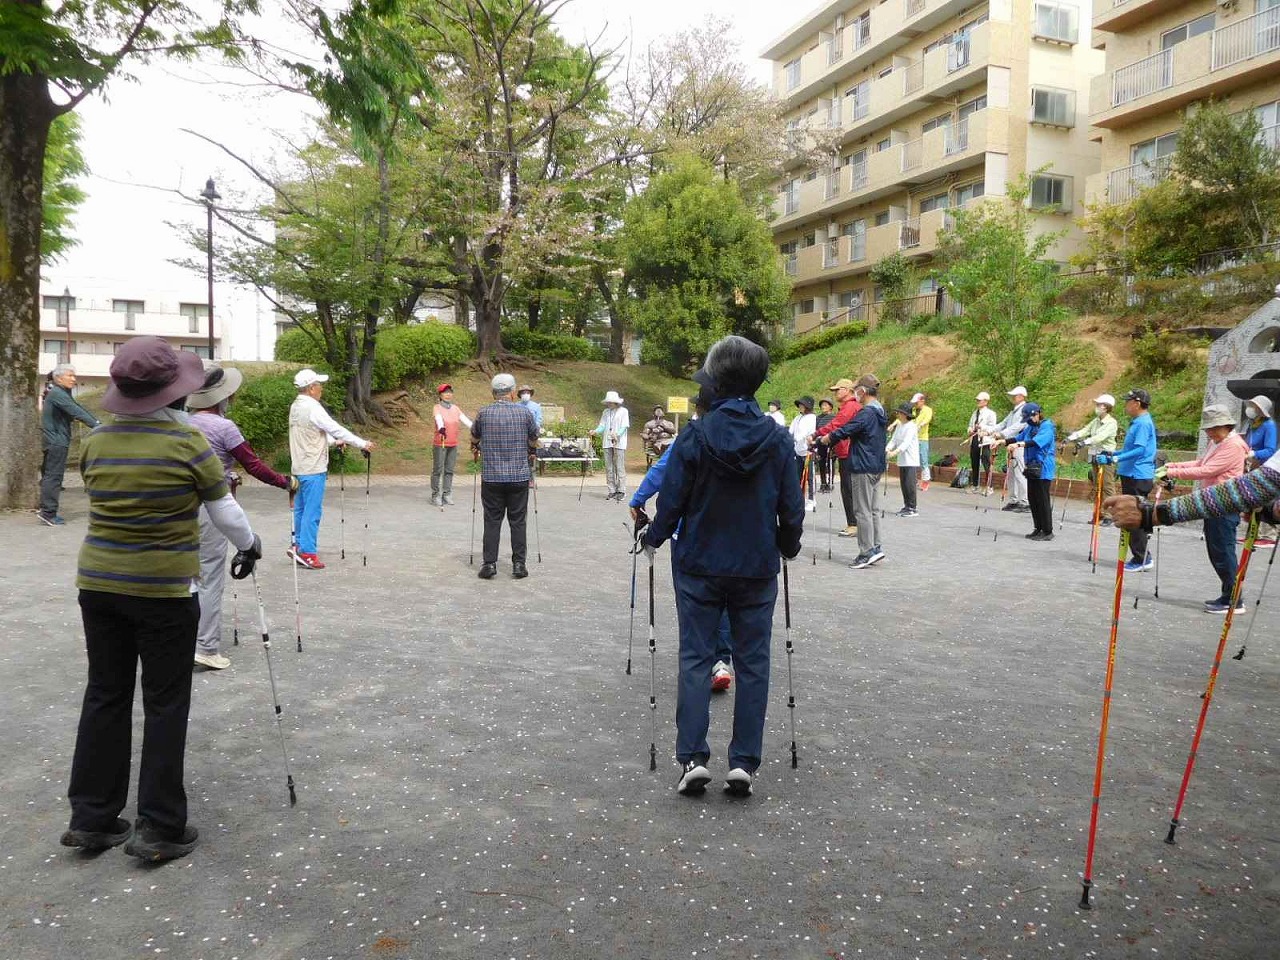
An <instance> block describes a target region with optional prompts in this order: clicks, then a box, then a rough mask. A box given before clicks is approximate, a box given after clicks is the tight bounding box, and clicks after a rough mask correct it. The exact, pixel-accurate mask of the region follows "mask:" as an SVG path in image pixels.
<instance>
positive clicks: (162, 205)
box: [44, 0, 813, 360]
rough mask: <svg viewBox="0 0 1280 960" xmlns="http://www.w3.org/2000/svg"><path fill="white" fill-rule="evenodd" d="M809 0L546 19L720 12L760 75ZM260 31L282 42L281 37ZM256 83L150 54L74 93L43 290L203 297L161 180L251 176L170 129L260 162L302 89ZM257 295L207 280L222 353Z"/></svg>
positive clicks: (630, 38)
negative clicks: (79, 167)
mask: <svg viewBox="0 0 1280 960" xmlns="http://www.w3.org/2000/svg"><path fill="white" fill-rule="evenodd" d="M268 3H270V0H268ZM812 3H813V0H805V2H804V3H803V5H802V6H801V7H789V6H787V5H786V4H779V3H776V2H765V0H574V2H572V3H570V4H569V5H568V6H567V7H566V8H565V9H564V11H563V12H562V14H561V16H560V18H559V25H560V29H561V31H562V32H563V33H564V34H565V35H566V36H567V37H568V38H569V39H570V40H574V41H582V40H586V39H590V40H592V41H594V40H595V39H596V38H597V37H598V36H600V35H601V34H602V33H603V38H604V43H606V44H607V45H609V46H617V45H621V46H622V49H623V51H624V52H625V51H626V50H627V49H634V50H636V51H637V52H638V51H640V50H643V49H644V48H645V46H646V45H647V44H648V43H649V42H651V41H652V40H654V39H657V38H659V37H661V36H663V35H667V34H672V33H677V32H679V31H680V30H683V29H686V28H688V27H691V26H695V25H698V24H701V23H703V22H705V20H706V19H707V18H709V17H713V16H718V17H722V18H725V19H727V20H729V21H730V22H731V23H732V24H733V25H734V28H735V30H736V32H737V34H738V40H739V42H740V48H741V49H740V55H741V57H742V58H743V60H744V61H746V62H747V63H748V64H749V65H751V67H752V69H753V71H754V72H755V75H756V76H757V77H758V79H759V80H760V81H761V82H762V83H764V82H767V81H768V65H767V64H766V63H765V62H764V61H760V60H758V59H757V58H756V53H757V52H758V51H759V50H760V49H762V48H763V47H764V46H765V45H766V43H767V42H768V41H769V40H770V39H771V38H772V37H773V36H774V35H776V34H778V33H780V32H781V31H782V30H784V29H785V28H786V27H787V26H789V25H790V23H791V22H792V21H794V20H795V19H797V18H798V16H799V15H800V14H803V13H805V12H806V11H807V8H808V7H809V6H810V5H812ZM267 37H268V39H272V40H277V41H278V42H280V43H286V42H287V41H286V40H285V38H284V37H283V36H281V35H273V34H271V33H268V34H267ZM255 83H256V81H255V80H254V78H253V77H252V76H249V75H248V74H244V73H240V72H235V71H230V70H227V69H225V68H223V67H221V66H216V65H201V64H190V65H187V64H171V63H157V64H153V65H150V66H147V67H144V68H141V69H139V70H137V71H136V82H124V81H119V80H117V81H115V82H113V83H112V84H111V85H110V86H109V87H108V89H107V95H106V98H105V99H104V98H102V97H97V98H94V99H93V100H91V101H89V102H87V103H85V104H84V105H82V107H81V109H80V116H81V123H82V125H83V134H84V136H83V149H84V152H85V156H86V159H87V161H88V164H89V167H90V170H91V174H90V176H88V177H86V178H85V179H84V181H83V186H84V188H85V189H86V191H87V192H88V194H89V197H88V199H87V200H86V201H85V203H84V204H83V205H82V206H81V208H80V210H79V212H78V214H77V215H76V218H75V223H74V227H73V231H74V234H75V236H76V237H77V238H78V240H79V245H78V246H77V247H75V248H74V249H73V250H72V251H71V252H70V253H69V255H68V256H67V258H66V260H65V261H64V262H63V263H61V264H56V265H54V266H51V267H48V268H46V269H45V271H44V278H45V284H44V288H45V292H54V293H60V292H61V291H62V289H63V287H64V286H69V287H70V288H71V291H72V293H73V295H75V296H76V297H77V298H78V299H79V300H80V301H81V303H82V304H83V305H84V306H88V305H89V301H92V300H98V301H100V302H101V301H105V300H107V299H109V298H111V297H113V296H114V297H120V298H133V299H150V300H152V301H164V302H168V303H176V302H177V301H179V300H195V301H198V302H203V301H204V299H205V294H204V289H205V280H204V274H203V273H200V274H192V273H189V272H188V271H185V270H183V269H181V268H179V267H176V266H174V265H172V264H170V263H169V262H168V260H169V258H171V257H182V256H187V255H189V254H188V251H187V250H185V249H183V247H182V244H181V242H180V240H179V238H178V234H177V233H176V231H175V229H174V228H173V227H172V226H170V224H171V223H198V222H202V221H203V219H204V216H203V210H202V208H200V207H197V206H195V205H193V204H190V203H188V202H186V201H184V200H182V199H181V198H180V197H178V196H176V195H174V194H173V193H172V192H171V191H172V190H173V189H175V188H177V189H181V190H182V191H183V192H184V193H186V194H188V195H194V194H197V193H199V191H200V190H201V189H202V188H203V186H204V181H205V178H206V177H208V176H213V177H214V178H215V180H216V181H217V184H218V190H219V192H220V193H221V194H222V195H223V197H224V198H226V199H225V200H224V202H234V200H235V199H236V198H237V196H244V195H245V193H246V191H249V192H252V191H253V187H254V185H253V181H252V178H251V177H250V176H249V175H248V174H246V173H245V172H244V171H243V170H242V169H240V167H239V165H238V164H236V163H235V162H234V161H233V160H231V159H230V158H229V157H226V156H225V155H224V154H222V153H221V152H220V151H218V150H217V149H216V148H214V147H212V146H210V145H209V144H206V143H204V142H203V141H200V140H198V139H196V138H195V137H192V136H190V135H189V134H186V133H183V132H182V128H184V127H187V128H190V129H193V130H197V131H199V132H201V133H203V134H205V135H207V136H209V137H211V138H212V139H215V140H218V141H221V142H222V143H225V144H226V145H227V146H228V147H230V148H231V149H233V150H235V151H236V152H237V153H239V154H241V155H242V156H245V157H247V158H249V159H252V160H254V161H256V162H260V163H265V164H270V162H271V160H272V157H273V155H274V154H276V153H277V152H279V151H280V150H281V140H280V138H281V137H282V136H283V137H289V138H291V139H295V140H296V139H300V138H301V137H303V136H304V135H305V131H306V129H307V126H308V120H307V118H308V112H307V111H308V110H309V109H310V107H309V105H308V101H306V100H304V99H303V98H301V97H298V96H296V95H291V94H284V93H279V92H274V91H271V90H268V89H266V88H264V87H262V86H260V85H255ZM258 299H259V298H257V297H255V296H254V295H252V294H251V293H250V292H248V291H245V290H237V289H236V288H234V287H230V286H229V285H225V284H221V283H219V284H218V285H217V289H216V290H215V294H214V301H215V312H216V313H217V314H218V315H219V316H220V317H221V318H223V320H224V321H229V322H230V323H231V352H230V355H231V358H232V359H240V360H247V359H255V358H258V357H259V356H262V357H264V358H267V357H269V356H270V355H271V350H272V345H273V343H274V328H273V326H272V318H271V313H270V310H269V308H268V306H267V305H266V304H265V303H261V304H260V303H258ZM224 349H225V348H224Z"/></svg>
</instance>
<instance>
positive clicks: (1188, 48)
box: [1087, 0, 1280, 203]
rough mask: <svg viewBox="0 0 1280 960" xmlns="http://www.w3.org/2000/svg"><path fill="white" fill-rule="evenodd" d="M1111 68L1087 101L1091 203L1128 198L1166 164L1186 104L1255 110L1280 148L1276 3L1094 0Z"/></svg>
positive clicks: (1096, 32)
mask: <svg viewBox="0 0 1280 960" xmlns="http://www.w3.org/2000/svg"><path fill="white" fill-rule="evenodd" d="M1092 42H1093V46H1094V47H1095V48H1096V49H1099V50H1104V51H1105V52H1106V64H1107V68H1106V72H1105V73H1104V74H1102V75H1101V76H1099V77H1097V78H1096V79H1095V80H1094V83H1093V91H1092V94H1091V95H1090V98H1089V118H1090V122H1091V123H1092V124H1093V126H1094V127H1095V128H1096V130H1095V136H1097V137H1098V138H1099V139H1100V141H1101V145H1102V170H1101V172H1100V173H1099V174H1097V175H1096V176H1094V177H1092V178H1091V179H1090V181H1089V183H1088V186H1087V195H1088V198H1089V201H1090V202H1096V201H1107V202H1110V203H1123V202H1125V201H1127V200H1131V199H1132V198H1133V197H1134V196H1136V195H1137V194H1138V192H1140V191H1141V190H1142V189H1144V188H1145V187H1148V186H1150V185H1152V184H1154V183H1157V182H1158V181H1159V180H1161V179H1162V178H1163V177H1164V176H1165V174H1166V173H1167V172H1168V170H1169V162H1170V158H1171V157H1172V155H1173V151H1174V148H1175V147H1176V146H1177V143H1178V131H1179V129H1180V128H1181V126H1182V121H1183V119H1184V117H1185V116H1186V112H1187V111H1188V110H1189V109H1194V107H1195V105H1196V104H1197V103H1199V102H1201V101H1204V100H1207V99H1209V98H1213V99H1215V100H1218V101H1220V102H1221V103H1223V104H1225V105H1226V106H1227V107H1228V108H1229V109H1231V110H1253V111H1255V112H1256V113H1257V114H1258V117H1259V119H1260V121H1261V123H1262V127H1263V136H1264V137H1265V138H1266V139H1267V141H1268V142H1269V143H1270V144H1271V145H1272V146H1273V147H1274V146H1280V0H1095V4H1094V13H1093V41H1092Z"/></svg>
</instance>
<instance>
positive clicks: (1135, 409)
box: [1098, 390, 1156, 572]
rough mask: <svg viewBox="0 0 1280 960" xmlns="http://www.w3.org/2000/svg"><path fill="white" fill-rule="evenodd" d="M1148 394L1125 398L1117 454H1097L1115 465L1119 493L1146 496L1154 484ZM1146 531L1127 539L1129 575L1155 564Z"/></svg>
mask: <svg viewBox="0 0 1280 960" xmlns="http://www.w3.org/2000/svg"><path fill="white" fill-rule="evenodd" d="M1150 408H1151V394H1149V393H1147V391H1145V390H1130V391H1129V392H1128V393H1126V394H1125V395H1124V412H1125V413H1127V414H1128V415H1129V429H1128V430H1126V431H1125V434H1124V447H1123V448H1122V449H1121V450H1120V452H1119V453H1100V454H1098V463H1099V464H1102V465H1104V466H1105V465H1106V464H1108V463H1114V464H1115V465H1116V473H1117V474H1118V475H1119V477H1120V492H1121V493H1122V494H1126V493H1127V494H1131V495H1133V496H1139V497H1145V496H1147V494H1149V493H1150V492H1151V490H1152V488H1153V487H1154V486H1155V482H1156V425H1155V421H1153V420H1152V419H1151V413H1150ZM1147 537H1148V534H1147V531H1145V530H1135V531H1133V533H1132V534H1131V535H1130V537H1129V550H1130V553H1131V556H1130V558H1129V561H1128V562H1127V563H1126V564H1125V565H1124V568H1125V569H1126V570H1128V571H1130V572H1142V571H1146V570H1150V569H1151V568H1152V567H1153V566H1154V565H1155V564H1154V561H1153V560H1152V559H1151V554H1150V553H1149V552H1148V551H1147Z"/></svg>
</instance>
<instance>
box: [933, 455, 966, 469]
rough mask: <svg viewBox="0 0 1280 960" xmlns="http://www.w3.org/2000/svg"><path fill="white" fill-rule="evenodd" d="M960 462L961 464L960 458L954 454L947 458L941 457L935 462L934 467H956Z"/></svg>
mask: <svg viewBox="0 0 1280 960" xmlns="http://www.w3.org/2000/svg"><path fill="white" fill-rule="evenodd" d="M959 462H960V458H959V457H957V456H956V455H955V454H954V453H948V454H947V455H946V456H945V457H939V458H938V459H937V460H936V461H934V464H933V465H934V466H935V467H954V466H955V465H956V464H957V463H959Z"/></svg>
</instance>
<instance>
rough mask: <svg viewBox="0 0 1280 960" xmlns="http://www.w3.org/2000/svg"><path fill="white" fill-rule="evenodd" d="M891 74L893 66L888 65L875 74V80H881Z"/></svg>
mask: <svg viewBox="0 0 1280 960" xmlns="http://www.w3.org/2000/svg"><path fill="white" fill-rule="evenodd" d="M891 73H893V64H889V66H887V67H885V68H884V69H883V70H881V71H880V72H879V73H877V74H876V79H877V80H883V79H884V78H885V77H887V76H888V75H889V74H891Z"/></svg>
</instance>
